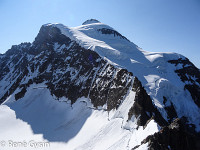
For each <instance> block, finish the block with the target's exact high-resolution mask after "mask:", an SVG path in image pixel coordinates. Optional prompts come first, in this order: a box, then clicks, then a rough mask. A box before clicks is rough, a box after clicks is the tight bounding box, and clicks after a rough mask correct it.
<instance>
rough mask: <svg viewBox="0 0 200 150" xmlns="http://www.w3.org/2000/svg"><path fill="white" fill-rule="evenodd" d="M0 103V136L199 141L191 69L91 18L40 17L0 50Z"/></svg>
mask: <svg viewBox="0 0 200 150" xmlns="http://www.w3.org/2000/svg"><path fill="white" fill-rule="evenodd" d="M0 103H1V106H0V111H1V113H0V118H1V123H0V133H1V135H0V141H1V140H4V141H5V138H6V140H7V141H8V140H13V141H16V140H18V141H19V140H22V141H23V140H29V139H36V140H40V141H41V140H43V141H46V142H50V144H51V146H50V147H46V148H44V147H43V149H55V148H56V149H70V150H73V149H84V150H85V149H87V150H98V149H99V150H112V149H113V150H117V149H119V150H124V149H126V150H132V149H137V150H139V149H181V150H183V149H200V145H199V142H200V135H199V134H200V71H199V69H198V68H196V67H195V66H194V64H192V63H191V62H190V61H189V60H188V59H187V58H186V57H184V56H182V55H180V54H176V53H158V52H147V51H144V50H142V49H141V48H139V47H138V46H137V45H135V44H134V43H132V42H130V41H129V40H128V39H127V38H126V37H125V36H123V35H121V34H120V33H119V32H117V31H116V30H115V29H113V28H112V27H110V26H108V25H106V24H103V23H101V22H99V21H98V20H95V19H91V20H87V21H85V22H84V23H83V24H82V25H81V26H78V27H67V26H64V25H62V24H45V25H43V26H42V27H41V29H40V31H39V33H38V35H37V37H36V38H35V41H34V42H33V43H22V44H20V45H15V46H12V48H11V49H9V50H8V51H7V52H6V53H5V54H1V55H0ZM8 114H10V115H8ZM16 118H17V119H16ZM19 119H20V120H19ZM11 124H13V125H11ZM20 131H21V132H23V131H24V132H27V133H28V135H24V134H21V132H20ZM10 133H11V134H10ZM61 142H62V143H61ZM6 144H7V145H5V147H4V148H7V149H9V148H10V149H12V148H13V147H10V146H9V144H8V143H6ZM23 148H24V149H26V148H27V147H26V148H25V147H23V146H21V147H20V148H18V149H20V150H21V149H23ZM31 148H33V147H31V146H30V145H29V149H31ZM16 149H17V148H16Z"/></svg>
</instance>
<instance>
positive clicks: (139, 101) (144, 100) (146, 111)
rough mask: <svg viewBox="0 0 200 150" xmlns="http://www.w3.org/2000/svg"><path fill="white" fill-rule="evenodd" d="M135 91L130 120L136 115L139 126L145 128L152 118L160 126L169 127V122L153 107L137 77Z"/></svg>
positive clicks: (134, 85)
mask: <svg viewBox="0 0 200 150" xmlns="http://www.w3.org/2000/svg"><path fill="white" fill-rule="evenodd" d="M133 91H135V92H136V95H135V103H134V105H133V106H132V107H131V109H130V110H129V113H128V115H129V119H131V117H132V116H133V115H135V117H136V118H138V117H139V118H138V122H137V124H138V125H139V126H145V125H146V123H147V122H148V120H150V119H151V118H154V120H155V121H156V122H157V123H158V124H159V125H160V126H164V125H167V122H166V121H165V119H164V118H163V117H162V116H161V114H160V112H159V111H158V110H157V109H156V107H155V106H154V105H153V103H152V100H151V98H150V96H149V95H148V94H147V93H146V91H145V89H144V87H143V86H142V84H141V82H140V81H139V80H138V79H137V77H135V80H134V84H133Z"/></svg>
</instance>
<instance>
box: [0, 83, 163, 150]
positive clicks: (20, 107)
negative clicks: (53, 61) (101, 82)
mask: <svg viewBox="0 0 200 150" xmlns="http://www.w3.org/2000/svg"><path fill="white" fill-rule="evenodd" d="M14 94H15V93H14ZM14 94H12V95H11V96H10V97H9V98H8V99H7V100H6V101H5V102H4V104H3V105H0V119H1V122H0V133H1V135H0V141H5V142H6V145H5V147H4V149H6V150H11V149H13V147H12V146H11V145H9V141H14V142H23V141H25V142H27V143H28V142H29V141H35V142H44V143H49V145H48V147H37V149H42V150H43V149H44V150H46V149H47V150H48V149H50V150H51V149H52V150H53V149H55V148H56V149H58V150H59V149H60V150H63V149H69V150H75V149H76V150H85V149H87V150H123V149H124V150H125V149H127V150H128V149H131V148H133V147H134V146H136V145H138V144H140V142H141V141H142V140H143V139H144V138H145V137H147V136H148V135H150V134H153V133H155V132H157V131H158V130H159V127H158V126H157V124H156V123H155V122H154V121H153V120H152V121H151V122H150V123H149V124H148V125H147V127H146V128H145V129H143V127H139V129H138V130H136V129H134V128H131V129H130V130H127V129H126V128H124V127H123V123H124V122H126V120H127V115H128V114H127V110H126V107H125V106H121V108H120V112H119V111H116V110H113V111H112V112H110V113H111V114H108V112H107V111H104V110H103V109H101V110H97V109H92V108H93V107H92V104H91V103H90V100H89V99H87V98H84V97H82V98H80V99H78V100H77V102H76V103H74V104H73V105H71V104H70V101H69V100H68V99H66V98H61V99H60V100H56V99H54V97H52V96H51V94H50V91H49V90H48V89H47V88H46V87H45V85H44V84H39V85H36V84H34V85H31V86H30V87H29V88H28V89H27V92H26V94H25V96H24V97H23V98H22V99H19V100H18V101H15V99H14ZM134 96H135V95H134V93H132V92H130V93H129V94H128V95H127V97H126V98H125V100H124V101H125V103H124V105H126V106H128V105H129V104H130V103H133V102H134ZM131 100H132V101H133V102H131ZM110 115H112V116H115V117H112V118H111V117H110ZM117 116H120V117H117ZM0 148H1V147H0ZM15 149H17V150H23V149H33V147H31V146H30V145H28V146H27V147H23V145H22V146H20V147H19V145H18V146H17V147H15Z"/></svg>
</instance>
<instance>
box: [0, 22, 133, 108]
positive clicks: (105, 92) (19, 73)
mask: <svg viewBox="0 0 200 150" xmlns="http://www.w3.org/2000/svg"><path fill="white" fill-rule="evenodd" d="M24 47H25V46H24ZM20 48H21V46H18V47H15V49H13V50H10V51H8V53H9V55H5V56H6V57H9V56H13V55H14V54H16V58H14V59H13V60H11V63H13V64H14V63H15V64H16V62H17V60H19V59H21V61H19V62H18V63H17V65H15V66H14V67H15V70H16V71H15V72H16V77H15V80H16V81H15V82H14V84H12V85H11V87H10V88H9V89H8V92H6V93H5V94H4V95H3V96H2V97H1V102H3V101H4V100H5V99H6V98H7V97H8V96H9V95H10V94H12V93H13V92H14V91H15V90H16V89H17V88H18V87H19V88H20V89H21V91H20V92H18V93H16V94H15V99H16V100H19V99H20V98H22V97H23V96H24V95H25V93H26V88H27V87H29V85H30V84H33V83H36V84H38V83H45V84H46V85H47V87H48V88H49V90H50V92H51V94H52V95H55V96H56V97H57V98H58V99H59V98H61V97H63V96H64V97H67V98H68V99H70V100H71V103H72V104H73V103H74V102H75V101H76V100H77V99H78V98H80V97H83V96H84V97H89V98H90V99H91V102H92V103H93V105H94V106H95V107H98V106H103V105H104V104H107V110H108V111H109V110H111V109H114V108H117V107H118V106H119V105H120V103H121V102H122V101H123V99H124V97H125V95H126V94H127V92H128V90H129V88H130V87H131V86H132V85H131V83H132V79H133V74H132V73H130V72H128V71H127V70H125V69H122V68H117V67H115V66H113V65H111V64H109V63H107V62H106V61H105V60H103V59H102V58H101V57H100V56H99V55H98V54H97V53H96V52H94V51H91V50H86V49H84V48H83V47H80V46H79V45H78V44H77V43H76V42H75V41H72V40H71V39H69V38H68V37H66V36H64V35H62V34H61V32H60V30H59V29H58V28H55V27H53V26H42V28H41V29H40V32H39V34H38V36H37V37H36V39H35V41H34V42H33V44H32V45H30V44H29V45H27V46H26V47H25V49H23V50H20ZM23 52H25V53H23ZM27 55H29V56H32V57H31V59H30V60H28V59H27ZM6 60H9V58H7V59H6ZM6 63H8V62H4V61H3V62H2V61H1V66H2V67H1V68H0V69H1V70H2V72H6V71H5V70H6V68H5V64H6ZM9 71H10V70H9V67H8V68H7V72H6V73H9ZM6 73H5V74H6ZM10 74H11V75H12V72H11V73H10ZM32 74H37V75H36V76H33V75H32ZM4 76H5V75H1V77H2V78H3V77H4ZM26 77H30V78H31V79H29V81H24V80H25V78H26Z"/></svg>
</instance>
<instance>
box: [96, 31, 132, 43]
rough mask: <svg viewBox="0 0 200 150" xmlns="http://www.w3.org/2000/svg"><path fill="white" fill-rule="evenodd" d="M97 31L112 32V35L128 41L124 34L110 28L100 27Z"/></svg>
mask: <svg viewBox="0 0 200 150" xmlns="http://www.w3.org/2000/svg"><path fill="white" fill-rule="evenodd" d="M97 31H99V32H101V33H102V34H112V35H113V36H118V37H120V38H122V39H125V40H127V41H129V40H128V39H127V38H126V37H125V36H123V35H121V34H120V33H119V32H117V31H115V30H112V29H106V28H102V29H98V30H97Z"/></svg>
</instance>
